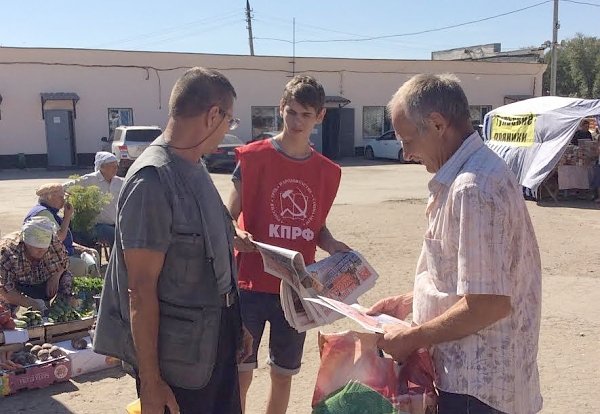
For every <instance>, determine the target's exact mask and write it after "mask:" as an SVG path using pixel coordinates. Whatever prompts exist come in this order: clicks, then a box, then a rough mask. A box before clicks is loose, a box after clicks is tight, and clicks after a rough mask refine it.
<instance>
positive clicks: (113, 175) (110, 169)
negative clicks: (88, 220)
mask: <svg viewBox="0 0 600 414" xmlns="http://www.w3.org/2000/svg"><path fill="white" fill-rule="evenodd" d="M118 168H119V163H118V161H117V157H115V156H114V155H113V154H111V153H110V152H105V151H100V152H97V153H96V158H95V160H94V170H95V171H94V172H93V173H90V174H86V175H84V176H82V177H79V178H77V179H76V180H73V181H69V182H67V183H65V184H63V187H64V188H65V190H67V191H69V188H70V187H71V186H74V185H80V186H82V187H87V186H91V185H95V186H97V187H98V188H99V189H100V191H102V192H103V193H105V194H109V195H110V196H111V199H110V202H109V203H108V204H106V205H105V206H104V207H103V208H102V211H100V214H98V217H96V220H95V224H94V228H93V233H92V234H90V235H86V236H88V237H87V239H90V240H93V241H99V242H102V243H106V244H108V245H109V246H112V245H113V244H114V242H115V220H116V219H117V201H118V199H119V192H120V191H121V187H122V186H123V179H122V178H121V177H117V169H118Z"/></svg>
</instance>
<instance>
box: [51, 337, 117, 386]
mask: <svg viewBox="0 0 600 414" xmlns="http://www.w3.org/2000/svg"><path fill="white" fill-rule="evenodd" d="M85 340H86V341H87V343H88V347H87V348H86V349H82V350H78V349H73V347H72V346H71V341H64V342H58V343H57V344H55V345H56V346H58V347H59V348H61V349H62V350H63V352H64V353H65V355H66V356H67V357H68V358H69V360H70V361H71V372H72V376H73V377H77V376H78V375H83V374H89V373H90V372H96V371H101V370H103V369H107V368H111V367H114V366H116V365H119V363H120V361H119V360H118V359H115V358H111V357H107V356H105V355H100V354H97V353H95V352H94V351H93V350H92V340H91V339H90V338H89V337H88V338H85Z"/></svg>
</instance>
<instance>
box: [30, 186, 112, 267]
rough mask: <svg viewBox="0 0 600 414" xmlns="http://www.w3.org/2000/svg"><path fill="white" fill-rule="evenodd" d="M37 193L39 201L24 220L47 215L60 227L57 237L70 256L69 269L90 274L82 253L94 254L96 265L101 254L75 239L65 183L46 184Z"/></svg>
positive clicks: (71, 207) (46, 216) (71, 212)
mask: <svg viewBox="0 0 600 414" xmlns="http://www.w3.org/2000/svg"><path fill="white" fill-rule="evenodd" d="M35 194H36V195H37V196H38V203H37V204H36V205H35V206H33V208H32V209H31V210H29V213H27V215H26V216H25V219H24V220H23V222H24V223H26V222H28V221H29V220H31V219H32V218H34V217H45V218H47V219H49V220H50V221H51V222H53V223H54V225H55V226H56V228H57V229H58V230H57V233H56V237H57V238H58V239H59V240H60V241H62V242H63V245H64V247H65V250H66V251H67V256H69V271H70V272H71V273H72V274H74V275H75V276H86V275H88V274H90V272H89V269H90V265H89V263H88V262H86V261H85V260H84V259H82V258H81V254H82V253H84V252H85V253H88V254H90V255H92V256H93V257H94V259H95V262H96V266H97V265H99V263H100V255H99V254H98V252H97V251H96V250H94V249H92V248H90V247H86V246H83V245H81V244H78V243H75V242H74V241H73V235H72V233H71V230H70V229H69V224H70V223H71V217H72V216H73V213H74V210H73V206H71V204H69V203H68V202H66V200H65V190H64V188H63V185H62V184H60V183H49V184H44V185H42V186H41V187H40V188H38V190H37V191H36V193H35ZM61 209H63V216H62V217H61V216H60V215H59V211H60V210H61ZM95 270H96V269H94V271H95Z"/></svg>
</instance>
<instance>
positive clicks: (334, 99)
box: [325, 95, 350, 108]
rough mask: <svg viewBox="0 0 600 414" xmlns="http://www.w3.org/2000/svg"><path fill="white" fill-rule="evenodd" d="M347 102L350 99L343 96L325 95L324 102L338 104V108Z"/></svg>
mask: <svg viewBox="0 0 600 414" xmlns="http://www.w3.org/2000/svg"><path fill="white" fill-rule="evenodd" d="M349 103H350V99H348V98H344V97H343V96H333V95H331V96H326V97H325V104H335V105H338V106H339V107H340V108H341V107H344V106H346V105H348V104H349Z"/></svg>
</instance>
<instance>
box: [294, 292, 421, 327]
mask: <svg viewBox="0 0 600 414" xmlns="http://www.w3.org/2000/svg"><path fill="white" fill-rule="evenodd" d="M306 300H307V301H310V302H314V303H318V304H319V305H321V306H325V307H327V308H329V309H332V310H334V311H336V312H338V313H340V314H341V315H343V316H346V317H348V318H350V319H352V320H354V321H355V322H358V324H359V325H360V326H362V327H363V328H365V329H366V330H368V331H371V332H375V333H384V330H383V327H384V325H394V324H398V325H404V326H407V327H408V326H410V324H408V323H407V322H405V321H403V320H400V319H398V318H394V317H393V316H390V315H386V314H384V313H379V314H376V315H367V309H366V308H364V307H362V306H360V305H359V304H358V303H353V304H352V305H348V304H346V303H344V302H339V301H337V300H333V299H330V298H326V297H323V296H319V297H317V298H306Z"/></svg>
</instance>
